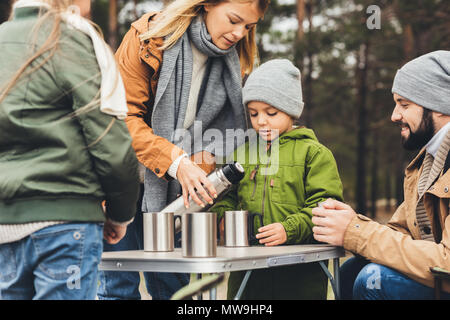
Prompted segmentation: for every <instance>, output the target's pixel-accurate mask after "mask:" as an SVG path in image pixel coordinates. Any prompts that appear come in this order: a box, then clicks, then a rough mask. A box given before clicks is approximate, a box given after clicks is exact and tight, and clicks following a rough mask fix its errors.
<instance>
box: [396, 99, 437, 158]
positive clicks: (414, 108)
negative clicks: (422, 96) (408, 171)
mask: <svg viewBox="0 0 450 320" xmlns="http://www.w3.org/2000/svg"><path fill="white" fill-rule="evenodd" d="M394 101H395V108H394V111H393V112H392V116H391V120H392V122H394V123H396V124H398V125H399V126H400V128H401V133H400V134H401V137H402V144H403V147H404V148H405V149H406V150H417V149H421V148H422V147H423V146H425V145H426V144H427V143H428V141H430V139H431V138H432V137H433V135H434V133H435V129H434V122H433V116H432V112H431V111H429V110H428V109H424V108H423V107H421V106H419V105H417V104H415V103H414V102H412V101H409V100H407V99H405V98H403V97H402V96H400V95H398V94H396V93H394Z"/></svg>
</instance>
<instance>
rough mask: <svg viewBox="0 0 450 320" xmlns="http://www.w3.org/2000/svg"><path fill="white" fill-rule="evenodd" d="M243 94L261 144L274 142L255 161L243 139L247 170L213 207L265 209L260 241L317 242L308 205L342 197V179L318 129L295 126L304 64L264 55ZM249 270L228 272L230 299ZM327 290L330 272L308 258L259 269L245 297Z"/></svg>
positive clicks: (302, 295)
mask: <svg viewBox="0 0 450 320" xmlns="http://www.w3.org/2000/svg"><path fill="white" fill-rule="evenodd" d="M243 99H244V104H245V105H246V107H247V108H248V111H249V115H250V119H251V122H252V126H253V128H254V130H255V131H256V132H257V133H258V136H259V138H258V145H259V144H263V145H264V144H267V145H268V146H269V147H268V148H267V154H268V157H266V158H265V160H264V159H263V158H264V157H260V156H257V161H250V159H251V157H250V156H249V154H250V153H251V152H252V149H253V150H254V144H251V143H248V142H247V143H246V144H244V145H243V146H241V148H244V149H245V151H246V152H245V161H243V162H241V164H242V165H243V167H244V169H245V176H244V178H243V179H242V180H241V182H240V184H239V185H238V186H237V187H236V188H235V189H233V190H232V191H230V192H229V193H228V194H227V195H226V196H225V198H224V199H223V200H221V201H219V202H218V203H217V204H216V205H215V206H214V207H213V208H212V211H215V212H217V213H218V215H219V218H221V217H222V216H223V214H224V212H225V211H227V210H248V211H249V212H258V213H261V214H262V215H263V222H264V226H259V225H257V227H255V229H257V230H256V231H257V232H256V238H257V239H258V241H259V244H261V245H265V246H275V245H282V244H308V243H313V242H314V240H313V233H312V227H313V224H312V222H311V218H312V214H311V211H312V209H313V208H314V207H316V206H317V204H318V203H320V202H322V201H325V200H326V199H327V198H334V199H342V198H343V197H342V183H341V180H340V178H339V173H338V170H337V166H336V162H335V160H334V157H333V155H332V153H331V152H330V151H329V150H328V149H327V148H326V147H324V146H323V145H321V144H320V143H319V142H318V140H317V138H316V136H315V135H314V132H313V131H312V130H310V129H306V128H295V127H294V126H293V124H294V120H295V119H298V118H299V117H300V115H301V113H302V110H303V102H302V90H301V81H300V71H299V70H298V69H297V68H296V67H295V66H294V65H293V64H292V63H291V62H290V61H288V60H285V59H275V60H271V61H269V62H266V63H264V64H262V65H261V66H260V67H259V68H257V69H256V70H255V71H254V72H253V73H252V74H251V75H250V76H249V77H248V79H247V82H246V84H245V86H244V89H243ZM239 151H242V150H239V149H238V150H236V152H235V157H236V156H237V155H238V154H239ZM276 153H278V154H276ZM241 154H242V153H241ZM267 159H269V160H268V161H267ZM252 162H253V163H252ZM269 168H270V170H268V169H269ZM244 274H245V272H232V273H231V275H230V279H229V282H228V298H229V299H232V298H233V297H234V296H235V295H236V293H237V290H238V289H239V286H240V284H241V282H242V279H243V276H244ZM326 297H327V277H326V276H325V274H324V272H323V271H322V269H321V267H320V265H319V264H318V263H308V264H298V265H293V266H284V267H277V268H270V269H257V270H254V271H253V272H252V274H251V276H250V279H249V282H248V283H247V286H246V289H245V291H244V292H243V295H242V296H241V299H326Z"/></svg>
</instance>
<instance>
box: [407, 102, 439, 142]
mask: <svg viewBox="0 0 450 320" xmlns="http://www.w3.org/2000/svg"><path fill="white" fill-rule="evenodd" d="M433 135H434V122H433V117H432V112H431V111H430V110H428V109H425V108H424V109H423V114H422V120H421V122H420V125H419V128H418V129H417V130H416V132H412V130H411V127H409V137H408V138H404V137H402V144H403V147H404V148H405V149H406V150H418V149H422V147H423V146H425V145H426V144H427V143H428V141H430V140H431V138H432V137H433Z"/></svg>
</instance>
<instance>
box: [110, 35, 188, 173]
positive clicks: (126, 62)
mask: <svg viewBox="0 0 450 320" xmlns="http://www.w3.org/2000/svg"><path fill="white" fill-rule="evenodd" d="M140 53H141V43H140V40H139V34H138V32H137V30H136V29H134V28H133V27H131V29H130V30H129V31H128V32H127V34H126V35H125V37H124V39H123V41H122V43H121V45H120V47H119V49H118V50H117V52H116V60H117V63H118V65H119V70H120V74H121V76H122V79H123V82H124V85H125V91H126V95H127V106H128V116H127V118H126V119H125V122H126V124H127V126H128V130H129V131H130V134H131V137H132V138H133V141H132V145H133V148H134V150H135V151H136V156H137V158H138V160H139V162H141V163H142V164H143V165H144V166H145V167H147V168H149V169H150V170H152V171H153V172H154V173H155V174H156V175H157V176H158V177H160V178H161V177H164V175H165V174H166V172H167V170H168V169H169V167H170V165H171V164H172V162H173V161H174V160H175V159H177V158H178V157H179V156H181V155H182V154H183V153H184V151H183V150H182V149H181V148H179V147H177V146H175V145H174V144H172V143H171V142H169V141H168V140H167V139H164V138H162V137H160V136H158V135H156V134H155V133H154V132H153V129H152V128H151V127H150V126H149V125H148V123H147V122H146V121H145V119H146V118H148V117H149V116H150V115H151V105H152V103H153V92H152V88H151V85H150V82H151V80H152V76H154V70H153V69H152V68H151V67H150V66H148V65H147V64H146V63H145V62H144V61H142V60H141V58H140ZM153 81H156V79H153Z"/></svg>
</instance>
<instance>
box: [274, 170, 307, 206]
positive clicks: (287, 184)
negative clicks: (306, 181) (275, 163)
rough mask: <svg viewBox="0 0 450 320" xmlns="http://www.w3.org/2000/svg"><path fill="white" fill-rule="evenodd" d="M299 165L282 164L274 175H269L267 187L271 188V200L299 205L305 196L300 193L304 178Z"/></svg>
mask: <svg viewBox="0 0 450 320" xmlns="http://www.w3.org/2000/svg"><path fill="white" fill-rule="evenodd" d="M297 171H298V170H297V166H280V168H279V169H278V172H277V174H276V175H274V176H268V177H267V186H266V188H267V189H269V190H270V200H271V201H273V202H276V203H283V204H289V205H298V204H299V202H300V200H301V199H302V198H303V197H302V196H301V195H300V190H301V189H302V188H301V186H302V185H303V182H302V180H301V179H302V178H301V176H300V175H299V174H298V172H297Z"/></svg>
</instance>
